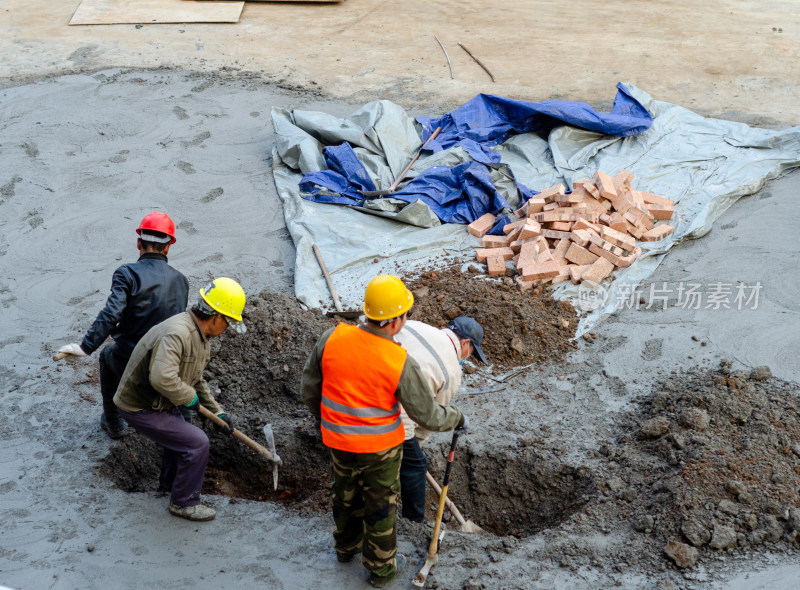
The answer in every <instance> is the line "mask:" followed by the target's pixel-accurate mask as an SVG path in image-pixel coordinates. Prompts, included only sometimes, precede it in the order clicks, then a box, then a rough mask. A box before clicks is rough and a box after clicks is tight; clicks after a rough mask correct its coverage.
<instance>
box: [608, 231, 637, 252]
mask: <svg viewBox="0 0 800 590" xmlns="http://www.w3.org/2000/svg"><path fill="white" fill-rule="evenodd" d="M600 237H601V238H603V239H604V240H605V241H606V242H611V243H612V244H614V245H615V246H619V247H620V248H622V249H623V250H627V251H628V252H633V251H634V250H635V249H636V239H635V238H632V237H631V236H629V235H628V234H627V233H622V232H618V231H617V230H615V229H611V228H610V227H603V228H600Z"/></svg>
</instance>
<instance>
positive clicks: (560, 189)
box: [467, 170, 675, 289]
mask: <svg viewBox="0 0 800 590" xmlns="http://www.w3.org/2000/svg"><path fill="white" fill-rule="evenodd" d="M632 180H633V174H632V173H630V172H628V171H627V170H620V171H619V172H618V173H617V174H616V175H615V176H613V177H611V176H609V175H608V174H606V173H604V172H600V171H598V172H597V173H596V174H595V175H594V178H593V179H592V180H579V181H577V182H575V183H574V187H573V191H572V193H570V194H566V192H565V189H564V185H563V184H558V185H556V186H551V187H550V188H547V189H545V190H543V191H542V192H540V193H539V194H538V195H536V196H535V197H534V198H531V199H529V200H528V202H527V203H525V205H523V206H522V207H521V208H520V209H518V210H517V211H516V216H517V217H518V218H519V220H518V221H515V222H512V223H509V224H507V225H506V226H505V227H504V228H503V232H504V233H505V235H504V236H487V235H486V232H488V231H489V230H490V229H491V228H492V227H493V226H494V224H495V216H494V215H492V214H491V213H487V214H486V215H484V216H482V217H480V218H479V219H477V220H475V221H474V222H472V223H471V224H470V225H469V226H467V231H469V233H471V234H472V235H474V236H477V237H479V238H482V242H481V246H482V248H481V249H479V250H477V251H476V253H475V254H476V256H477V259H478V262H486V266H487V267H488V271H489V275H490V276H505V275H506V274H516V275H517V279H516V280H517V283H519V285H520V287H522V288H523V289H530V288H531V287H533V286H534V285H541V284H545V283H552V284H555V283H560V282H562V281H566V280H567V279H571V280H572V282H573V283H575V284H578V283H580V282H581V281H591V282H592V283H594V284H599V283H600V282H601V281H602V280H603V279H605V278H606V277H607V276H608V275H609V274H611V272H612V271H613V270H614V269H615V268H617V267H627V266H630V265H631V264H632V263H633V261H634V260H636V258H637V257H638V256H639V254H641V252H642V250H641V248H639V247H638V246H637V245H636V240H641V241H643V242H656V241H658V240H662V239H664V238H665V237H667V236H668V235H670V234H671V233H672V232H674V231H675V228H674V227H672V226H671V225H667V224H665V223H662V224H659V225H656V223H655V222H656V221H660V220H669V219H671V218H672V213H673V210H674V206H675V203H674V201H671V200H670V199H666V198H664V197H659V196H658V195H654V194H652V193H646V192H641V191H637V190H634V188H633V187H632V186H631V181H632ZM508 260H511V261H513V264H514V268H513V269H509V270H508V272H507V268H506V266H507V265H506V261H508Z"/></svg>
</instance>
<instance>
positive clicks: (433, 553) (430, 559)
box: [411, 430, 458, 588]
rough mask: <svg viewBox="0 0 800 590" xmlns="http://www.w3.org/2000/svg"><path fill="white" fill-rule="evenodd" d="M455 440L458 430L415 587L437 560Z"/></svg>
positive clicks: (456, 433)
mask: <svg viewBox="0 0 800 590" xmlns="http://www.w3.org/2000/svg"><path fill="white" fill-rule="evenodd" d="M456 442H458V431H457V430H454V431H453V440H452V442H451V443H450V454H449V455H448V456H447V467H446V468H445V470H444V481H443V482H442V493H441V494H440V495H439V509H438V510H437V511H436V524H435V525H434V527H433V537H431V544H430V546H429V547H428V554H427V555H426V556H425V563H424V564H423V566H422V569H421V570H419V573H418V574H417V575H416V576H414V579H413V580H412V582H411V583H412V584H414V586H416V587H417V588H423V587H424V586H425V581H426V580H427V579H428V574H429V573H430V571H431V568H432V567H433V566H435V565H436V563H437V562H438V561H439V528H440V527H441V526H442V514H444V505H445V502H446V500H447V486H448V485H449V483H450V467H451V466H452V465H453V457H455V454H456Z"/></svg>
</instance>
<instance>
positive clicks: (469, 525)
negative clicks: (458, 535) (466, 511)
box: [425, 471, 483, 533]
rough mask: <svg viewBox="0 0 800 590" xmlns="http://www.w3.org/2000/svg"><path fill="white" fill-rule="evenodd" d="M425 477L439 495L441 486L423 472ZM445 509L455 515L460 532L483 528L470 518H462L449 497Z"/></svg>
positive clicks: (479, 531) (472, 531) (428, 474)
mask: <svg viewBox="0 0 800 590" xmlns="http://www.w3.org/2000/svg"><path fill="white" fill-rule="evenodd" d="M425 478H426V479H427V480H428V483H429V484H431V487H432V488H433V489H434V490H435V491H436V493H437V494H439V496H441V495H442V488H441V487H439V484H438V483H436V480H435V479H433V476H432V475H431V474H430V473H428V472H427V471H426V472H425ZM446 504H447V509H448V510H449V511H450V514H452V515H453V516H455V517H456V520H457V521H458V524H460V525H461V532H462V533H482V532H483V529H482V528H481V527H479V526H478V525H477V524H475V523H474V522H472V520H464V516H463V515H462V514H461V511H460V510H459V509H458V508H456V505H455V504H453V501H452V500H451V499H450V498H447V501H446Z"/></svg>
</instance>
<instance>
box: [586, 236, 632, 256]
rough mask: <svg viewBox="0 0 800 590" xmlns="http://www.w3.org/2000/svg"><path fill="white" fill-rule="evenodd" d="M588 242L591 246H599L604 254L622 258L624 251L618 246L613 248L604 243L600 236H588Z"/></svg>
mask: <svg viewBox="0 0 800 590" xmlns="http://www.w3.org/2000/svg"><path fill="white" fill-rule="evenodd" d="M589 241H590V242H591V243H592V244H595V245H597V246H599V247H600V248H602V249H603V250H605V251H606V252H611V253H612V254H613V255H614V256H624V255H625V250H623V249H622V248H620V247H619V246H615V245H614V244H612V243H611V242H607V241H605V240H604V239H603V238H601V237H600V236H598V235H596V234H591V235H590V236H589Z"/></svg>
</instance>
